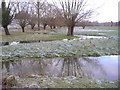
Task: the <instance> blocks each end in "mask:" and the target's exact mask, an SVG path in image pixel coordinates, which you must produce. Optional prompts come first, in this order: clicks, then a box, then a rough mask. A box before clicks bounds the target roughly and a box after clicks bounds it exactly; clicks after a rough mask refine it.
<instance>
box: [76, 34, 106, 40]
mask: <svg viewBox="0 0 120 90" xmlns="http://www.w3.org/2000/svg"><path fill="white" fill-rule="evenodd" d="M75 36H78V37H80V38H83V39H93V38H94V39H102V38H107V37H105V36H84V35H75Z"/></svg>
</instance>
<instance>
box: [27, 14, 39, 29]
mask: <svg viewBox="0 0 120 90" xmlns="http://www.w3.org/2000/svg"><path fill="white" fill-rule="evenodd" d="M36 21H37V20H36V17H35V16H30V17H29V20H28V24H29V25H31V29H34V27H35V25H36Z"/></svg>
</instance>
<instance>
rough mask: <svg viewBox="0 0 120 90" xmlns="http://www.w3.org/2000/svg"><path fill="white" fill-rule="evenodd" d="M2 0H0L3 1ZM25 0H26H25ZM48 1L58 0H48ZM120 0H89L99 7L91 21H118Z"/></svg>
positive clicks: (95, 6)
mask: <svg viewBox="0 0 120 90" xmlns="http://www.w3.org/2000/svg"><path fill="white" fill-rule="evenodd" d="M1 1H2V0H0V2H1ZM23 1H25V0H23ZM47 1H48V2H52V1H56V2H57V1H58V0H47ZM119 1H120V0H88V4H89V5H90V7H92V8H97V7H99V8H98V9H96V12H97V16H95V17H93V18H92V19H90V20H91V21H99V22H109V21H114V22H116V21H118V2H119Z"/></svg>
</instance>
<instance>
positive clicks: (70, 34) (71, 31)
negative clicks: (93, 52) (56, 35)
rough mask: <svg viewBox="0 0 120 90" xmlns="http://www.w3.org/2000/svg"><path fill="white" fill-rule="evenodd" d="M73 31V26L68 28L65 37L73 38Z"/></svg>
mask: <svg viewBox="0 0 120 90" xmlns="http://www.w3.org/2000/svg"><path fill="white" fill-rule="evenodd" d="M73 29H74V26H68V33H67V36H73Z"/></svg>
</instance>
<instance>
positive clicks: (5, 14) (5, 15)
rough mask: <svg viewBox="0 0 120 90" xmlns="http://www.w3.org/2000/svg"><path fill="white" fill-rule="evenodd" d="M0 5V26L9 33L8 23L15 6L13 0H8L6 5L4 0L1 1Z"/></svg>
mask: <svg viewBox="0 0 120 90" xmlns="http://www.w3.org/2000/svg"><path fill="white" fill-rule="evenodd" d="M1 6H2V27H3V28H4V31H5V34H6V35H10V33H9V30H8V25H10V24H11V22H12V20H13V17H14V15H15V12H16V8H15V6H14V3H13V2H8V5H6V2H5V1H4V0H3V1H2V5H1Z"/></svg>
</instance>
